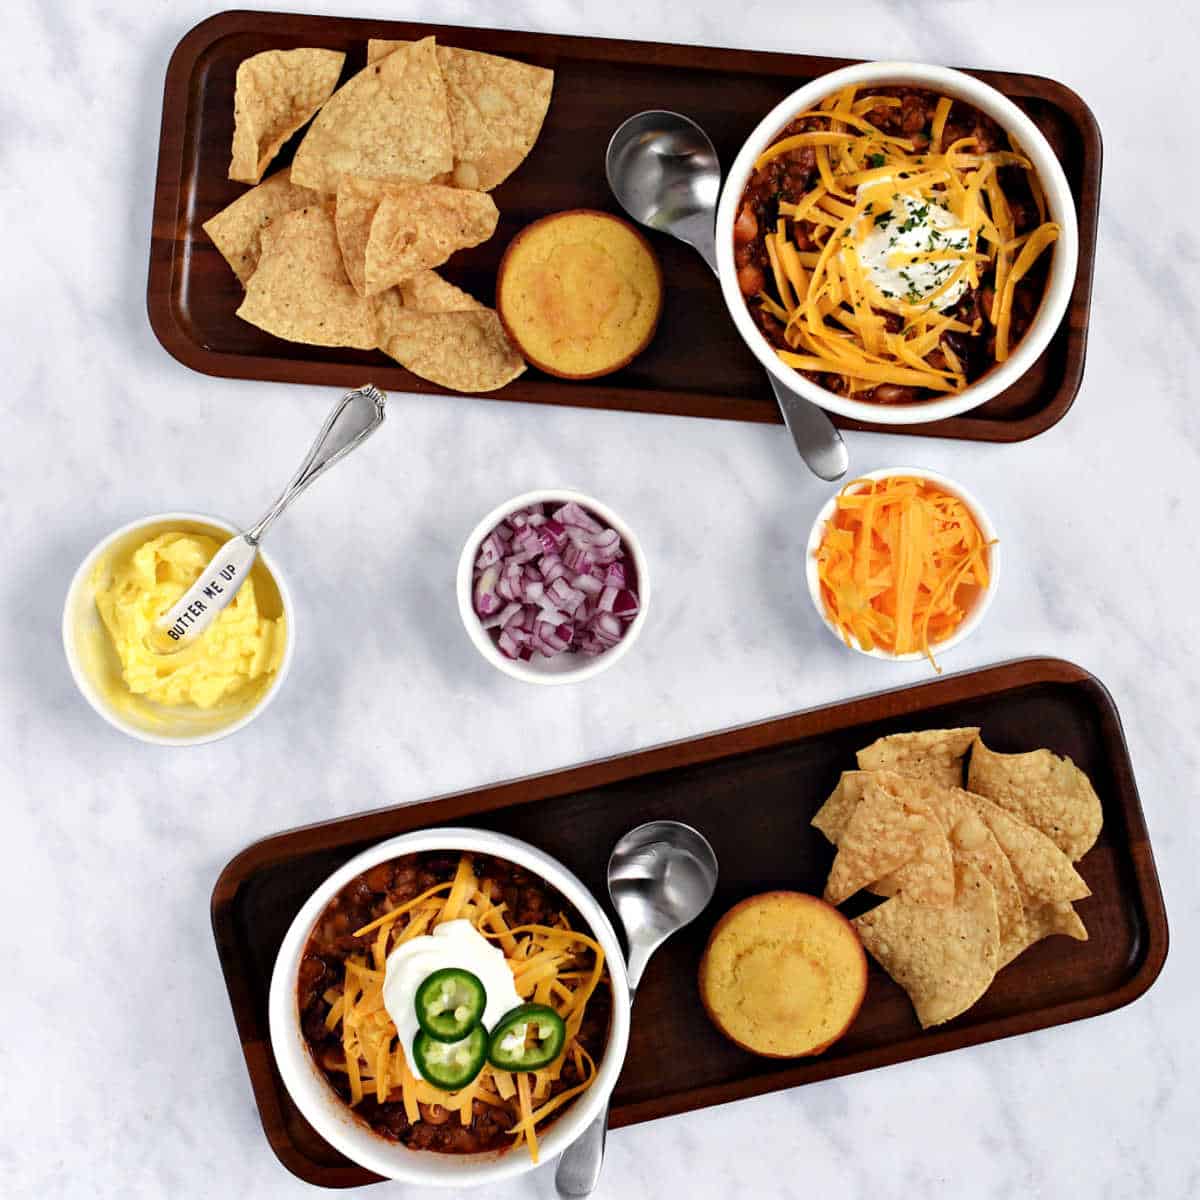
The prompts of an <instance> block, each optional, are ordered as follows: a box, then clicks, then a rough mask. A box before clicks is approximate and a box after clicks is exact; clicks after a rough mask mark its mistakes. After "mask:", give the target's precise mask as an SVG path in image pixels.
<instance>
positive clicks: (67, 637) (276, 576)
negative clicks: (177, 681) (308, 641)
mask: <svg viewBox="0 0 1200 1200" xmlns="http://www.w3.org/2000/svg"><path fill="white" fill-rule="evenodd" d="M172 521H190V522H192V523H193V524H196V525H211V526H213V527H214V528H216V529H223V530H225V531H226V532H228V533H230V534H236V533H239V532H240V531H241V530H240V527H239V526H237V525H235V524H234V523H233V522H232V521H229V520H226V518H224V517H218V516H215V515H214V514H212V513H202V512H185V511H174V512H163V513H153V514H151V515H150V516H148V517H139V518H137V519H136V520H133V521H128V522H126V524H124V525H122V526H121V527H120V528H119V529H114V530H113V531H112V532H111V533H109V534H106V535H105V536H104V537H102V538H101V539H100V540H99V541H98V542H97V543H96V544H95V545H94V546H93V547H92V548H91V549H90V550H89V551H88V552H87V554H85V555H84V557H83V561H82V562H81V563H80V564H79V566H78V567H77V568H76V570H75V574H74V575H72V576H71V582H70V584H68V586H67V594H66V599H65V600H64V601H63V615H62V642H63V651H64V653H65V654H66V657H67V666H68V667H69V668H70V671H71V678H72V679H73V680H74V681H75V686H76V687H77V688H78V689H79V692H80V694H81V695H82V696H83V698H84V699H85V700H86V701H87V702H88V704H90V705H91V707H92V709H93V710H94V711H95V712H96V713H98V714H99V715H100V716H101V717H103V718H104V720H105V721H107V722H108V723H109V725H111V726H112V727H113V728H114V729H119V730H120V731H121V732H122V733H124V734H126V735H128V736H129V737H131V738H135V739H136V740H137V741H139V742H146V743H148V744H150V745H154V746H201V745H204V744H206V743H208V742H216V741H220V740H221V738H226V737H229V736H230V735H231V734H234V733H236V732H237V731H238V730H239V729H242V728H244V727H245V726H247V725H249V724H250V722H251V721H253V720H254V719H255V717H257V716H259V715H260V714H261V713H262V712H264V711H265V710H266V708H267V707H268V706H269V705H270V704H271V702H272V701H273V700H274V699H275V697H276V695H277V694H278V692H279V689H280V688H281V687H282V686H283V681H284V680H285V679H286V678H287V675H288V672H289V671H290V670H291V666H292V657H293V654H294V652H295V647H296V608H295V605H294V604H293V603H292V593H291V588H290V587H289V586H288V582H287V578H286V576H285V575H284V574H283V572H282V570H281V569H280V567H279V564H278V563H277V562H276V561H275V559H274V558H272V557H271V555H270V554H268V553H267V551H266V550H264V549H262V547H259V551H258V557H259V558H260V559H261V560H262V564H263V566H264V567H265V568H266V570H267V572H268V573H269V574H270V576H271V578H272V580H273V581H274V583H275V586H276V588H277V589H278V590H279V600H280V604H281V606H282V609H283V615H284V616H285V617H286V619H287V641H286V643H285V645H284V648H283V658H282V659H281V660H280V663H279V668H278V670H277V671H276V672H275V678H274V680H273V681H272V683H271V686H270V687H269V688H267V690H266V691H264V692H263V694H262V696H261V697H260V699H259V701H258V703H257V704H255V705H254V707H253V708H251V709H249V710H248V711H247V712H245V713H243V714H242V715H241V716H240V717H238V718H237V720H235V721H230V722H229V724H227V725H222V726H220V727H219V728H217V729H212V730H208V731H206V732H204V733H197V734H187V735H184V736H182V737H172V736H171V735H170V734H164V733H155V732H153V730H149V729H143V728H142V727H141V726H139V725H137V724H135V723H134V722H132V721H129V720H126V719H125V718H124V717H122V716H121V714H120V713H118V712H117V711H116V710H114V709H113V707H112V706H111V705H110V704H109V703H108V702H107V700H105V698H104V696H103V695H102V694H101V693H100V692H99V691H98V690H97V689H96V687H95V686H94V685H93V684H92V681H91V679H89V678H88V675H87V672H86V671H84V669H83V665H82V663H80V661H79V655H78V653H77V652H76V646H75V629H74V624H73V622H72V620H71V616H72V608H73V607H74V606H73V603H72V602H73V600H74V599H75V597H76V596H77V594H78V592H79V591H80V589H81V588H84V587H89V586H90V585H91V574H92V571H93V570H94V569H95V566H96V563H97V562H98V561H99V560H100V559H101V558H102V557H103V555H104V554H105V552H106V551H107V550H108V549H109V548H110V547H111V546H112V545H113V544H114V543H116V542H118V541H120V539H121V538H123V537H126V536H127V535H129V534H131V533H134V532H135V531H136V530H138V529H142V528H146V527H148V526H152V525H165V524H169V523H170V522H172Z"/></svg>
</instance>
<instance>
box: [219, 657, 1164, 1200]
mask: <svg viewBox="0 0 1200 1200" xmlns="http://www.w3.org/2000/svg"><path fill="white" fill-rule="evenodd" d="M946 725H980V726H982V729H983V733H984V736H985V737H986V738H987V742H988V745H989V746H992V747H993V748H995V749H997V750H1000V751H1006V752H1007V751H1018V750H1025V749H1032V748H1035V747H1038V746H1048V747H1050V748H1051V749H1053V750H1054V751H1056V752H1057V753H1059V754H1067V755H1070V757H1071V758H1072V759H1074V760H1075V762H1076V763H1078V764H1079V765H1080V766H1081V767H1082V768H1083V769H1084V770H1085V771H1086V772H1087V773H1088V775H1089V776H1090V777H1091V779H1092V781H1093V783H1094V785H1095V787H1096V790H1097V792H1098V794H1099V796H1100V799H1101V802H1102V804H1103V808H1104V829H1103V832H1102V833H1101V836H1100V840H1099V841H1098V842H1097V844H1096V845H1095V847H1094V848H1093V849H1092V850H1090V851H1089V852H1088V854H1087V855H1086V856H1085V857H1084V858H1083V860H1082V861H1081V862H1080V863H1079V870H1080V873H1081V874H1082V875H1083V877H1084V878H1085V879H1086V880H1087V883H1088V885H1089V886H1090V887H1091V889H1092V895H1091V896H1090V897H1089V898H1088V899H1086V900H1083V901H1081V902H1079V904H1078V905H1077V908H1078V911H1079V914H1080V916H1081V917H1082V919H1083V921H1084V923H1085V924H1086V925H1087V928H1088V932H1089V935H1090V937H1089V940H1088V941H1086V942H1075V941H1071V940H1069V939H1067V938H1062V937H1056V938H1050V939H1047V940H1046V941H1043V942H1040V943H1038V944H1037V945H1036V946H1034V947H1033V948H1032V949H1030V950H1028V951H1027V952H1026V953H1025V954H1023V955H1022V956H1021V957H1020V958H1019V959H1017V960H1016V962H1015V963H1013V964H1012V965H1011V966H1010V967H1008V968H1006V969H1005V970H1004V971H1002V972H1001V973H1000V975H999V976H998V977H997V978H996V981H995V982H994V983H993V985H992V986H991V988H990V989H989V990H988V992H987V994H986V995H985V996H984V997H983V999H982V1000H980V1001H979V1003H978V1004H976V1005H975V1006H974V1007H973V1008H971V1009H970V1010H969V1011H967V1012H966V1013H964V1014H963V1015H962V1016H961V1017H959V1018H957V1019H956V1020H954V1021H951V1022H950V1023H948V1024H947V1025H944V1026H941V1027H939V1028H937V1029H934V1030H930V1031H927V1032H922V1031H921V1029H920V1028H919V1027H918V1025H917V1022H916V1019H915V1017H914V1016H913V1011H912V1007H911V1005H910V1004H909V1002H908V999H907V997H906V996H905V994H904V993H903V992H902V991H901V990H900V988H899V987H898V986H897V985H896V984H894V983H893V982H892V981H891V980H890V979H889V978H888V977H887V975H885V974H884V973H883V971H882V970H881V969H880V968H879V967H878V966H877V965H876V964H875V963H874V962H873V961H872V962H871V969H870V978H869V986H868V992H867V998H866V1001H865V1002H864V1004H863V1007H862V1010H861V1012H860V1014H859V1016H858V1019H857V1020H856V1021H855V1023H854V1025H853V1027H852V1028H851V1030H850V1031H849V1033H848V1034H847V1035H846V1036H845V1037H844V1038H843V1039H842V1040H841V1041H839V1042H838V1043H836V1044H835V1045H834V1046H833V1047H832V1048H831V1049H829V1050H828V1051H827V1052H826V1053H825V1054H824V1055H822V1056H820V1057H818V1058H813V1059H797V1060H791V1061H787V1060H783V1061H780V1060H770V1059H763V1058H757V1057H755V1056H754V1055H751V1054H748V1053H745V1052H744V1051H741V1050H739V1049H738V1048H737V1047H735V1046H733V1045H732V1044H731V1043H729V1042H728V1041H726V1040H725V1039H724V1038H723V1037H721V1036H720V1035H719V1034H718V1033H717V1032H716V1031H715V1030H714V1029H713V1027H712V1026H711V1025H710V1024H709V1022H708V1020H707V1019H706V1017H705V1015H704V1012H703V1010H702V1008H701V1005H700V1001H699V997H698V994H697V988H696V984H695V978H696V969H697V965H698V963H699V958H700V954H701V952H702V950H703V947H704V943H705V940H706V938H707V937H708V934H709V932H710V931H711V929H712V926H713V924H714V923H715V922H716V920H717V918H718V917H719V916H720V915H721V914H722V913H723V912H725V911H726V910H727V909H728V908H729V907H730V906H732V905H733V904H735V903H736V902H737V901H739V900H741V899H743V898H745V897H746V896H749V895H752V894H754V893H756V892H760V891H765V890H769V889H772V888H793V889H799V890H801V891H807V892H813V893H817V894H819V893H820V892H821V891H822V889H823V886H824V883H825V877H826V875H827V873H828V870H829V865H830V863H831V861H832V858H833V850H832V847H831V846H829V844H828V843H827V842H826V841H825V839H824V838H823V837H822V836H821V835H820V834H819V833H817V831H816V830H815V829H813V828H812V827H811V826H810V824H809V821H810V819H811V817H812V815H813V814H814V813H815V812H816V810H817V808H818V807H819V806H820V804H821V802H822V801H823V800H824V798H825V797H826V796H827V795H828V793H829V792H830V791H831V789H832V788H833V785H834V784H835V783H836V781H837V778H838V775H839V774H840V772H841V771H843V770H845V769H848V768H851V767H853V765H854V751H855V750H857V749H858V748H859V747H861V746H864V745H866V744H867V743H869V742H870V741H872V740H874V739H875V738H876V737H878V736H880V735H882V734H886V733H893V732H897V731H900V730H908V729H919V728H938V727H941V726H946ZM659 818H673V819H677V820H683V821H687V822H689V823H690V824H692V825H695V826H696V827H697V828H698V829H700V831H701V832H702V833H703V834H704V835H705V836H706V837H707V838H708V839H709V840H710V841H711V842H712V844H713V847H714V849H715V850H716V852H717V856H718V859H719V861H720V874H721V878H720V884H719V887H718V892H717V895H716V897H715V898H714V900H713V902H712V904H711V905H710V907H709V908H708V910H707V911H706V912H705V913H704V915H703V916H702V917H701V918H700V919H699V920H698V921H697V922H696V923H695V924H694V925H692V926H691V927H689V928H688V929H685V930H684V931H682V932H681V933H679V934H678V935H676V936H675V937H674V938H672V939H671V940H670V941H669V942H668V943H667V944H666V945H665V946H664V947H663V949H662V950H661V951H659V953H658V954H657V955H656V956H655V958H654V959H653V961H652V962H651V964H650V966H649V968H648V970H647V972H646V975H645V978H644V980H643V982H642V985H641V987H640V989H639V991H638V996H637V1004H636V1006H635V1009H634V1014H633V1022H632V1032H631V1037H630V1043H629V1054H628V1058H627V1059H626V1064H625V1068H624V1070H623V1072H622V1074H621V1077H620V1081H619V1082H618V1085H617V1089H616V1092H615V1094H614V1099H613V1109H612V1122H613V1125H614V1126H621V1125H628V1124H631V1123H633V1122H637V1121H646V1120H651V1119H653V1118H656V1117H660V1116H665V1115H668V1114H672V1113H681V1112H687V1111H690V1110H692V1109H695V1108H700V1107H703V1106H705V1105H710V1104H720V1103H724V1102H726V1101H730V1100H737V1099H741V1098H743V1097H747V1096H755V1095H760V1094H762V1093H764V1092H770V1091H775V1090H777V1089H780V1088H790V1087H796V1086H799V1085H801V1084H805V1083H810V1082H813V1081H815V1080H821V1079H829V1078H832V1077H834V1076H839V1075H848V1074H851V1073H853V1072H857V1071H865V1070H869V1069H871V1068H873V1067H878V1066H883V1065H886V1064H889V1063H896V1062H903V1061H906V1060H909V1059H914V1058H920V1057H924V1056H925V1055H929V1054H939V1053H941V1052H943V1051H947V1050H956V1049H959V1048H960V1047H963V1046H973V1045H978V1044H979V1043H981V1042H988V1041H992V1040H994V1039H996V1038H1004V1037H1011V1036H1013V1035H1014V1034H1021V1033H1026V1032H1029V1031H1030V1030H1034V1029H1042V1028H1045V1027H1047V1026H1050V1025H1058V1024H1062V1023H1064V1022H1066V1021H1074V1020H1078V1019H1080V1018H1083V1017H1091V1016H1095V1015H1097V1014H1099V1013H1103V1012H1108V1011H1110V1010H1112V1009H1114V1008H1118V1007H1120V1006H1121V1005H1123V1004H1128V1003H1129V1002H1130V1001H1132V1000H1134V999H1136V998H1137V997H1138V996H1140V995H1141V994H1142V993H1143V992H1144V991H1145V990H1146V989H1147V988H1148V987H1149V986H1150V985H1151V984H1152V983H1153V982H1154V979H1155V978H1156V977H1157V975H1158V973H1159V971H1160V970H1161V968H1162V965H1163V961H1164V959H1165V958H1166V954H1167V920H1166V914H1165V911H1164V909H1163V903H1162V896H1161V893H1160V891H1159V887H1158V879H1157V876H1156V873H1155V867H1154V859H1153V856H1152V854H1151V850H1150V845H1149V842H1148V838H1147V833H1146V826H1145V823H1144V821H1143V818H1142V809H1141V803H1140V800H1139V798H1138V792H1137V786H1136V784H1135V782H1134V777H1133V769H1132V766H1131V764H1130V761H1129V755H1128V751H1127V748H1126V746H1125V740H1124V735H1123V733H1122V730H1121V722H1120V718H1119V716H1118V715H1117V710H1116V708H1115V707H1114V705H1113V702H1112V699H1111V697H1110V696H1109V695H1108V693H1107V691H1106V690H1105V689H1104V687H1103V685H1102V684H1101V683H1100V682H1099V681H1098V680H1096V679H1095V678H1094V677H1093V676H1091V675H1090V674H1088V673H1087V672H1086V671H1084V670H1082V669H1081V668H1079V667H1076V666H1074V665H1072V664H1070V663H1066V662H1062V661H1061V660H1057V659H1025V660H1021V661H1017V662H1012V663H1005V664H1002V665H1000V666H997V667H991V668H987V669H984V670H980V671H972V672H968V673H964V674H960V675H952V676H949V677H946V678H943V679H939V680H936V681H934V682H931V683H927V684H922V685H919V686H916V687H910V688H905V689H901V690H897V691H891V692H883V693H880V694H878V695H875V696H869V697H866V698H863V699H858V700H852V701H849V702H847V703H844V704H838V705H835V706H832V707H829V708H823V709H817V710H814V711H811V712H805V713H799V714H795V715H792V716H786V717H780V718H778V719H777V720H772V721H767V722H764V723H762V724H757V725H749V726H745V727H742V728H739V729H733V730H728V731H725V732H723V733H717V734H712V735H710V736H707V737H702V738H697V739H695V740H692V741H685V742H676V743H673V744H671V745H667V746H661V747H658V748H656V749H653V750H647V751H643V752H640V753H637V754H631V755H627V756H624V757H621V758H613V759H606V760H604V761H601V762H595V763H588V764H586V765H584V766H579V767H573V768H571V769H569V770H565V771H558V772H554V773H552V774H548V775H540V776H535V777H533V778H530V779H522V780H517V781H515V782H512V783H506V784H501V785H498V786H494V787H488V788H483V789H480V790H478V791H472V792H465V793H462V794H459V795H454V796H448V797H444V798H442V799H439V800H433V801H430V802H428V803H424V804H417V805H409V806H405V807H400V808H389V809H382V810H378V811H375V812H370V813H365V814H363V815H361V816H355V817H346V818H342V819H340V820H336V821H330V822H327V823H324V824H320V825H310V826H307V827H305V828H303V829H297V830H292V831H290V832H287V833H282V834H278V835H276V836H275V837H271V838H267V839H265V840H264V841H260V842H256V843H255V844H254V845H252V846H250V847H248V848H247V849H246V850H244V851H243V852H242V853H241V854H239V855H238V856H237V857H236V858H235V859H233V860H232V861H231V862H230V863H229V865H228V866H227V867H226V868H225V870H224V872H223V873H222V874H221V877H220V879H219V880H218V881H217V884H216V888H215V889H214V891H213V900H212V917H213V929H214V933H215V936H216V941H217V950H218V954H219V957H220V960H221V966H222V969H223V971H224V973H225V979H226V983H227V985H228V988H229V995H230V1000H231V1002H232V1005H233V1013H234V1019H235V1021H236V1023H237V1029H238V1034H239V1036H240V1038H241V1042H242V1048H243V1050H244V1052H245V1056H246V1063H247V1066H248V1068H249V1071H250V1078H251V1081H252V1083H253V1086H254V1094H255V1098H256V1100H257V1103H258V1107H259V1111H260V1113H261V1116H262V1121H263V1127H264V1129H265V1131H266V1134H267V1138H268V1140H269V1141H270V1143H271V1145H272V1147H273V1148H274V1150H275V1152H276V1154H277V1155H278V1156H279V1158H280V1159H281V1160H282V1161H283V1163H284V1164H285V1165H286V1166H287V1167H288V1168H289V1169H290V1170H291V1171H293V1172H294V1173H295V1174H297V1175H299V1176H300V1177H301V1178H303V1179H306V1180H308V1181H309V1182H311V1183H317V1184H321V1185H323V1186H326V1187H348V1186H354V1185H357V1184H362V1183H369V1182H372V1181H374V1180H375V1178H376V1177H375V1176H374V1175H372V1174H370V1173H369V1172H367V1171H364V1170H362V1169H361V1168H359V1167H357V1166H355V1165H354V1164H353V1163H351V1162H349V1161H348V1160H347V1159H345V1158H344V1157H343V1156H342V1155H341V1154H340V1153H338V1152H337V1151H336V1150H334V1149H333V1148H332V1147H330V1146H329V1145H328V1144H327V1143H326V1142H325V1141H324V1140H323V1139H322V1138H321V1137H320V1136H319V1135H318V1134H317V1133H316V1132H315V1131H314V1130H313V1129H312V1128H311V1127H310V1126H309V1125H308V1123H307V1122H306V1121H305V1120H304V1118H303V1117H302V1116H301V1115H300V1113H299V1111H298V1110H297V1109H296V1107H295V1105H294V1104H293V1103H292V1101H291V1099H290V1098H289V1097H288V1095H287V1093H286V1091H285V1089H284V1088H283V1085H282V1082H281V1081H280V1078H279V1075H278V1072H277V1070H276V1068H275V1063H274V1060H273V1058H272V1055H271V1050H270V1045H269V1036H268V1029H267V992H268V986H269V982H270V976H271V969H272V966H273V964H274V959H275V955H276V953H277V951H278V948H279V945H280V943H281V941H282V939H283V935H284V933H285V931H286V930H287V927H288V925H289V924H290V923H291V921H292V918H293V917H294V916H295V914H296V913H297V912H298V911H299V909H300V908H301V906H302V905H303V903H304V901H305V900H306V899H307V898H308V896H309V894H310V893H311V892H312V890H313V889H314V888H315V887H316V886H317V885H318V884H320V883H321V882H322V881H323V880H324V879H325V878H326V877H327V876H328V875H330V874H331V873H332V872H333V871H334V870H336V869H337V868H338V867H339V866H341V864H342V863H344V862H346V861H347V860H348V859H349V858H351V857H352V856H353V855H355V854H357V853H358V852H359V851H361V850H363V849H365V848H366V847H367V846H369V845H372V844H373V843H375V842H378V841H380V840H382V839H383V838H386V837H391V836H393V835H395V834H398V833H404V832H407V831H409V830H413V829H424V828H429V827H434V826H439V825H451V824H458V825H464V824H465V825H471V826H475V827H480V828H484V829H495V830H500V831H502V832H504V833H508V834H511V835H513V836H515V837H519V838H523V839H525V840H526V841H529V842H531V843H533V844H534V845H536V846H539V847H540V848H541V849H543V850H545V851H547V852H549V853H550V854H552V855H554V856H555V857H557V858H559V859H560V860H561V861H562V862H563V863H565V864H566V865H567V866H568V867H569V868H570V869H571V870H572V871H574V872H576V873H577V874H578V875H579V877H580V878H581V879H582V880H583V882H584V883H585V884H586V885H587V886H588V887H589V888H590V889H591V890H592V891H593V892H594V893H595V894H596V895H597V896H598V897H605V900H604V903H605V907H606V908H608V909H609V912H610V915H612V911H611V907H610V906H609V905H608V903H607V898H606V892H605V882H604V872H605V865H606V863H607V859H608V854H609V851H610V849H611V847H612V846H613V844H614V843H615V842H616V841H617V839H618V838H619V837H620V836H621V835H622V834H623V833H624V832H625V831H626V830H628V829H630V828H632V827H633V826H635V825H637V824H640V823H641V822H643V821H649V820H655V819H659ZM870 903H871V902H870V901H861V902H860V907H861V908H865V907H868V906H869V904H870ZM849 908H850V906H847V909H848V910H849ZM1100 1036H1101V1034H1100V1031H1099V1030H1097V1037H1100ZM863 1086H869V1084H868V1083H866V1082H864V1084H863Z"/></svg>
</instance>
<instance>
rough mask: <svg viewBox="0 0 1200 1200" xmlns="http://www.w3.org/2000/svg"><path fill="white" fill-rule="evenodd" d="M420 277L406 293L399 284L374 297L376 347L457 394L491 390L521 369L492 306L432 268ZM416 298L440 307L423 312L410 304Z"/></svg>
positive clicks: (519, 372)
mask: <svg viewBox="0 0 1200 1200" xmlns="http://www.w3.org/2000/svg"><path fill="white" fill-rule="evenodd" d="M429 276H432V277H433V278H432V279H430V278H428V277H429ZM419 279H420V282H419V283H416V284H415V286H414V287H411V288H410V289H409V293H408V297H406V296H405V293H404V287H405V285H401V287H400V288H392V289H389V290H388V291H386V292H384V293H382V295H381V296H380V297H377V298H376V307H375V314H376V322H377V325H378V329H379V342H378V345H379V348H380V349H381V350H382V351H383V352H384V353H385V354H388V355H390V356H391V357H392V358H394V359H395V360H396V361H397V362H398V363H399V364H400V365H401V366H402V367H406V368H407V369H408V370H410V371H411V372H412V373H413V374H414V375H420V376H421V378H422V379H428V380H429V381H430V382H431V383H436V384H438V385H440V386H441V387H445V388H450V389H451V390H452V391H456V392H491V391H495V390H496V388H499V387H503V386H504V385H505V384H506V383H508V382H509V381H510V380H513V379H516V377H517V376H518V375H520V374H521V372H522V371H524V370H525V360H524V359H523V358H522V357H521V356H520V355H519V354H518V353H517V352H516V350H515V349H514V348H513V345H512V343H511V342H510V341H509V340H508V335H507V334H505V332H504V326H503V325H501V324H500V318H499V317H498V316H496V314H495V313H494V312H493V311H492V310H491V309H490V308H486V307H485V306H484V305H482V304H479V303H478V302H477V301H475V300H471V297H469V296H467V294H466V293H465V292H462V291H460V290H459V289H458V288H456V287H453V285H451V284H448V283H446V282H445V281H444V280H442V279H440V278H439V277H438V276H437V275H435V274H434V272H432V271H429V272H423V273H422V275H421V276H420V277H419ZM434 280H436V282H434ZM418 296H419V297H420V298H421V299H422V300H424V301H425V302H426V303H427V304H429V305H430V306H431V307H432V306H433V305H439V306H441V307H438V308H435V309H434V310H433V311H428V312H422V311H420V310H419V309H418V308H417V307H416V304H415V302H414V303H410V302H409V297H411V298H412V299H413V300H414V301H415V300H416V298H417V297H418ZM466 301H470V305H469V306H468V305H467V304H466ZM451 306H453V307H451Z"/></svg>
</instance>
